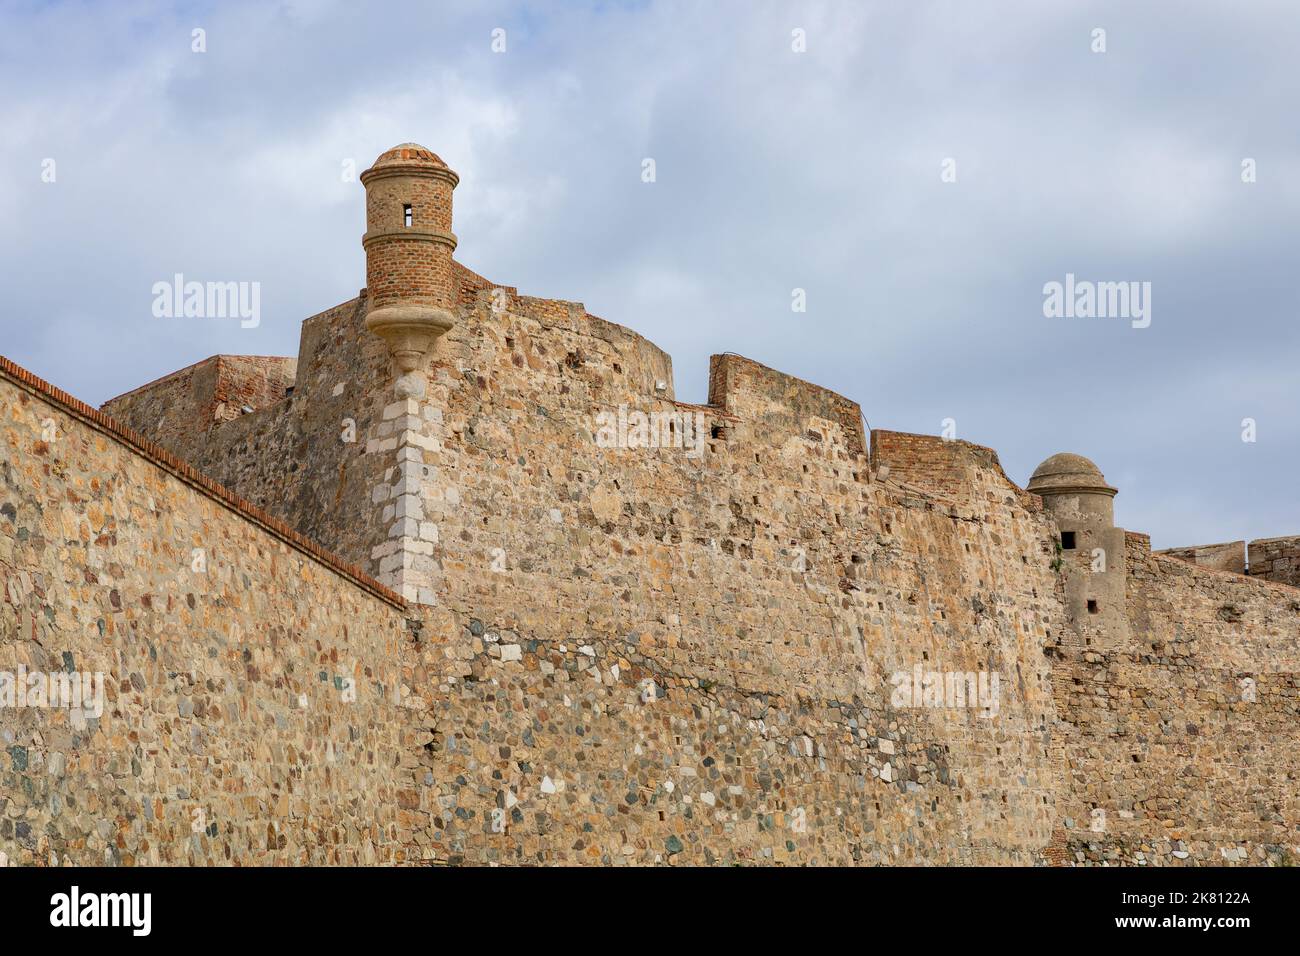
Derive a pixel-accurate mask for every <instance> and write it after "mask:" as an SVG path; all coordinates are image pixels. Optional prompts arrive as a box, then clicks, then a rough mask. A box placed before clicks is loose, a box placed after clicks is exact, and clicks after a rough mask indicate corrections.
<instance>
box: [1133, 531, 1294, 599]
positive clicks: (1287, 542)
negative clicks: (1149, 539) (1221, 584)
mask: <svg viewBox="0 0 1300 956" xmlns="http://www.w3.org/2000/svg"><path fill="white" fill-rule="evenodd" d="M1156 554H1162V555H1166V556H1167V557H1171V558H1178V559H1179V560H1180V561H1186V562H1188V563H1190V564H1195V565H1196V566H1197V567H1202V568H1213V569H1215V570H1218V571H1227V572H1230V573H1232V574H1245V575H1249V576H1250V577H1253V578H1260V579H1262V580H1265V581H1272V582H1274V583H1277V584H1289V585H1292V586H1293V587H1300V535H1284V536H1282V537H1277V538H1256V539H1255V540H1253V541H1250V542H1249V543H1248V542H1246V541H1228V542H1225V543H1223V544H1202V545H1192V546H1190V547H1181V548H1162V549H1161V550H1159V551H1157V552H1156Z"/></svg>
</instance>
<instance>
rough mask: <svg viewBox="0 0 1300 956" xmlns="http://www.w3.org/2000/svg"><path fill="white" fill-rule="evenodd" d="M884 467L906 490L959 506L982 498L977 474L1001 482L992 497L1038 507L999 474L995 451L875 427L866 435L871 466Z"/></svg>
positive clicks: (1035, 499)
mask: <svg viewBox="0 0 1300 956" xmlns="http://www.w3.org/2000/svg"><path fill="white" fill-rule="evenodd" d="M881 465H888V466H889V477H890V478H891V479H892V480H894V481H897V482H901V483H903V484H904V485H907V486H909V487H911V488H914V489H916V490H919V491H923V492H925V493H926V494H929V495H934V496H935V497H938V498H943V499H945V500H948V501H962V500H965V499H967V498H969V497H970V496H971V495H972V494H977V493H981V488H982V485H983V484H984V482H983V481H982V480H981V475H982V474H983V473H985V472H988V473H990V474H992V475H995V476H1000V477H1001V479H1002V480H1001V482H1000V483H997V484H998V487H997V489H996V491H995V492H994V493H995V494H997V495H998V496H999V497H1001V498H1011V499H1014V500H1016V501H1017V503H1018V504H1019V505H1020V506H1021V507H1023V508H1026V509H1028V510H1030V511H1038V510H1040V509H1041V508H1042V503H1041V502H1040V501H1039V500H1038V498H1037V496H1036V495H1031V494H1029V493H1027V492H1025V491H1023V490H1022V489H1021V488H1020V487H1019V486H1018V485H1016V483H1015V482H1013V481H1011V479H1009V478H1007V476H1006V473H1005V472H1003V471H1002V464H1001V462H1000V461H999V460H998V455H997V452H995V451H994V450H993V449H992V448H986V447H985V446H983V445H976V444H973V443H971V442H968V441H962V440H959V439H945V438H941V437H939V436H937V435H914V434H909V433H906V432H895V431H887V430H885V429H881V428H877V429H875V430H873V431H872V433H871V467H872V470H873V471H875V470H876V469H878V468H879V467H880V466H881Z"/></svg>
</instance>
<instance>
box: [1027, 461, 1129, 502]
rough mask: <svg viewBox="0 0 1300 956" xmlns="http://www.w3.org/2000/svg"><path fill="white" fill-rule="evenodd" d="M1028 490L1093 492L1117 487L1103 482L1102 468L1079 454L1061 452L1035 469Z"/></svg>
mask: <svg viewBox="0 0 1300 956" xmlns="http://www.w3.org/2000/svg"><path fill="white" fill-rule="evenodd" d="M1027 490H1029V491H1032V492H1034V494H1039V495H1041V494H1049V495H1050V494H1067V493H1079V492H1093V493H1096V494H1103V495H1104V494H1110V495H1113V494H1115V492H1116V489H1114V488H1112V487H1111V486H1110V485H1108V484H1106V478H1105V476H1104V475H1102V473H1101V469H1100V468H1098V467H1097V466H1096V465H1094V464H1093V463H1092V462H1091V461H1089V460H1088V459H1087V458H1084V457H1083V456H1082V455H1072V454H1070V453H1069V452H1061V453H1060V454H1057V455H1053V456H1052V457H1051V458H1049V459H1047V460H1046V461H1045V462H1043V463H1042V464H1041V465H1039V466H1038V467H1037V468H1035V469H1034V474H1033V475H1032V476H1031V477H1030V479H1029V484H1028V486H1027Z"/></svg>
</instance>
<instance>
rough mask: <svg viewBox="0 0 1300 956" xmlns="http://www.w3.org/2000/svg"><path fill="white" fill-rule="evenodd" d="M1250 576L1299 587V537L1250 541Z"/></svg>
mask: <svg viewBox="0 0 1300 956" xmlns="http://www.w3.org/2000/svg"><path fill="white" fill-rule="evenodd" d="M1250 575H1251V577H1257V578H1263V579H1264V580H1266V581H1275V582H1277V583H1278V584H1289V585H1291V586H1293V587H1300V535H1293V536H1291V537H1285V538H1260V539H1258V540H1255V541H1252V542H1251V543H1250Z"/></svg>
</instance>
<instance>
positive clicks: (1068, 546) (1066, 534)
mask: <svg viewBox="0 0 1300 956" xmlns="http://www.w3.org/2000/svg"><path fill="white" fill-rule="evenodd" d="M1061 550H1063V551H1073V550H1074V532H1073V531H1062V532H1061Z"/></svg>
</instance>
